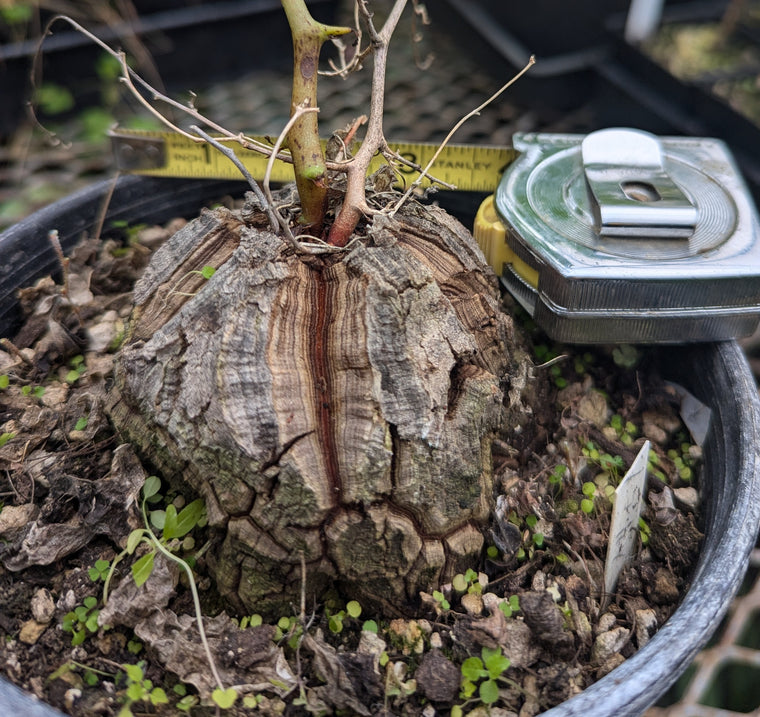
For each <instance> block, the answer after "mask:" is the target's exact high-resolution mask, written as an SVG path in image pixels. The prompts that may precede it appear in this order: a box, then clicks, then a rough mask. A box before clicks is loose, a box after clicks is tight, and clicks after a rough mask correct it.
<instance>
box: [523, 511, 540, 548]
mask: <svg viewBox="0 0 760 717" xmlns="http://www.w3.org/2000/svg"><path fill="white" fill-rule="evenodd" d="M525 524H526V525H527V526H528V528H529V529H530V533H531V536H530V539H531V542H532V543H533V545H535V546H536V547H537V548H542V547H543V546H544V534H543V533H541V532H540V531H538V530H536V525H537V524H538V517H537V516H535V515H533V514H531V515H529V516H527V517H526V518H525Z"/></svg>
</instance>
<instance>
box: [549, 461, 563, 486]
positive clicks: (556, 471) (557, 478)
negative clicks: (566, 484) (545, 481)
mask: <svg viewBox="0 0 760 717" xmlns="http://www.w3.org/2000/svg"><path fill="white" fill-rule="evenodd" d="M566 473H567V466H566V465H564V464H563V463H560V464H558V465H556V466H554V468H553V470H552V472H551V473H550V474H549V483H550V484H551V485H553V486H555V487H559V486H561V485H562V481H563V480H564V478H565V475H566Z"/></svg>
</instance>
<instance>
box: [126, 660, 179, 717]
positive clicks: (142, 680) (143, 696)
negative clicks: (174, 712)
mask: <svg viewBox="0 0 760 717" xmlns="http://www.w3.org/2000/svg"><path fill="white" fill-rule="evenodd" d="M144 666H145V663H143V662H138V663H137V664H136V665H129V664H125V665H122V666H121V669H122V670H124V674H125V676H126V681H127V689H126V692H125V697H124V706H123V707H122V708H121V710H120V711H119V715H118V717H133V716H134V713H133V712H132V707H133V706H134V705H135V704H140V703H144V704H149V705H152V706H153V707H156V706H158V705H165V704H169V698H168V697H167V696H166V692H165V691H164V690H163V688H161V687H154V686H153V683H152V682H151V681H150V680H149V679H148V678H147V677H145V673H144V671H143V668H144Z"/></svg>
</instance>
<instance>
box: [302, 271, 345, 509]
mask: <svg viewBox="0 0 760 717" xmlns="http://www.w3.org/2000/svg"><path fill="white" fill-rule="evenodd" d="M311 273H312V276H313V277H314V281H313V294H314V295H313V299H314V300H313V302H312V303H311V306H312V310H313V320H312V325H313V331H311V332H310V340H309V349H310V350H309V352H308V353H309V357H310V359H311V365H312V371H313V375H314V376H315V377H316V381H314V390H315V393H316V395H315V400H314V405H315V407H316V409H317V432H318V436H319V441H320V446H321V450H322V456H323V459H324V465H325V468H326V470H327V479H328V481H329V483H330V493H331V498H333V499H334V501H335V502H337V503H338V504H340V503H341V498H342V492H343V487H342V484H341V478H340V473H339V470H338V455H337V448H336V444H335V424H334V411H333V400H334V397H333V392H332V390H331V389H332V380H331V368H332V367H331V365H330V364H331V361H330V346H331V344H330V323H331V318H332V311H333V295H332V291H331V288H330V286H329V284H328V282H327V281H326V279H325V276H324V273H323V271H322V269H321V268H320V269H316V270H314V271H312V272H311Z"/></svg>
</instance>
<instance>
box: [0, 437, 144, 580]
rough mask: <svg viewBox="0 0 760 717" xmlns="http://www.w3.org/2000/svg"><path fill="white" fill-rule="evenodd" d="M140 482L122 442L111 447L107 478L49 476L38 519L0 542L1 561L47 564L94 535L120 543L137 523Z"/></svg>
mask: <svg viewBox="0 0 760 717" xmlns="http://www.w3.org/2000/svg"><path fill="white" fill-rule="evenodd" d="M144 482H145V471H144V470H143V468H142V466H141V465H140V462H139V461H138V459H137V457H136V456H135V454H134V451H133V450H132V448H131V447H130V446H127V445H124V446H120V447H119V448H117V449H116V450H115V451H114V455H113V460H112V462H111V471H110V473H109V475H108V477H106V478H101V479H100V480H96V481H90V480H84V479H80V478H77V477H76V476H68V475H63V476H59V477H58V478H57V479H56V480H55V481H51V485H50V493H49V495H48V497H47V498H46V499H45V502H44V503H43V505H42V510H41V513H40V516H39V517H38V518H37V520H35V521H33V522H31V523H29V524H28V525H27V526H26V529H25V530H22V531H21V532H20V533H19V534H18V535H17V536H15V539H14V540H13V541H11V542H9V543H6V544H3V545H0V560H2V562H3V565H4V566H5V567H6V568H7V569H8V570H14V571H15V570H23V569H25V568H28V567H29V566H30V565H50V564H51V563H54V562H55V561H56V560H60V559H61V558H62V557H64V556H66V555H69V554H71V553H73V552H75V551H77V550H79V549H80V548H82V547H84V546H85V545H87V543H89V542H90V540H92V538H93V536H95V535H106V536H108V537H109V538H111V539H112V540H114V541H115V542H117V543H119V544H122V545H123V544H124V543H125V542H126V539H127V536H128V535H129V533H130V532H131V530H133V529H134V528H137V527H139V526H140V525H142V518H141V517H140V511H139V505H138V498H139V494H140V489H141V488H142V485H143V483H144ZM71 513H73V514H71Z"/></svg>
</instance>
